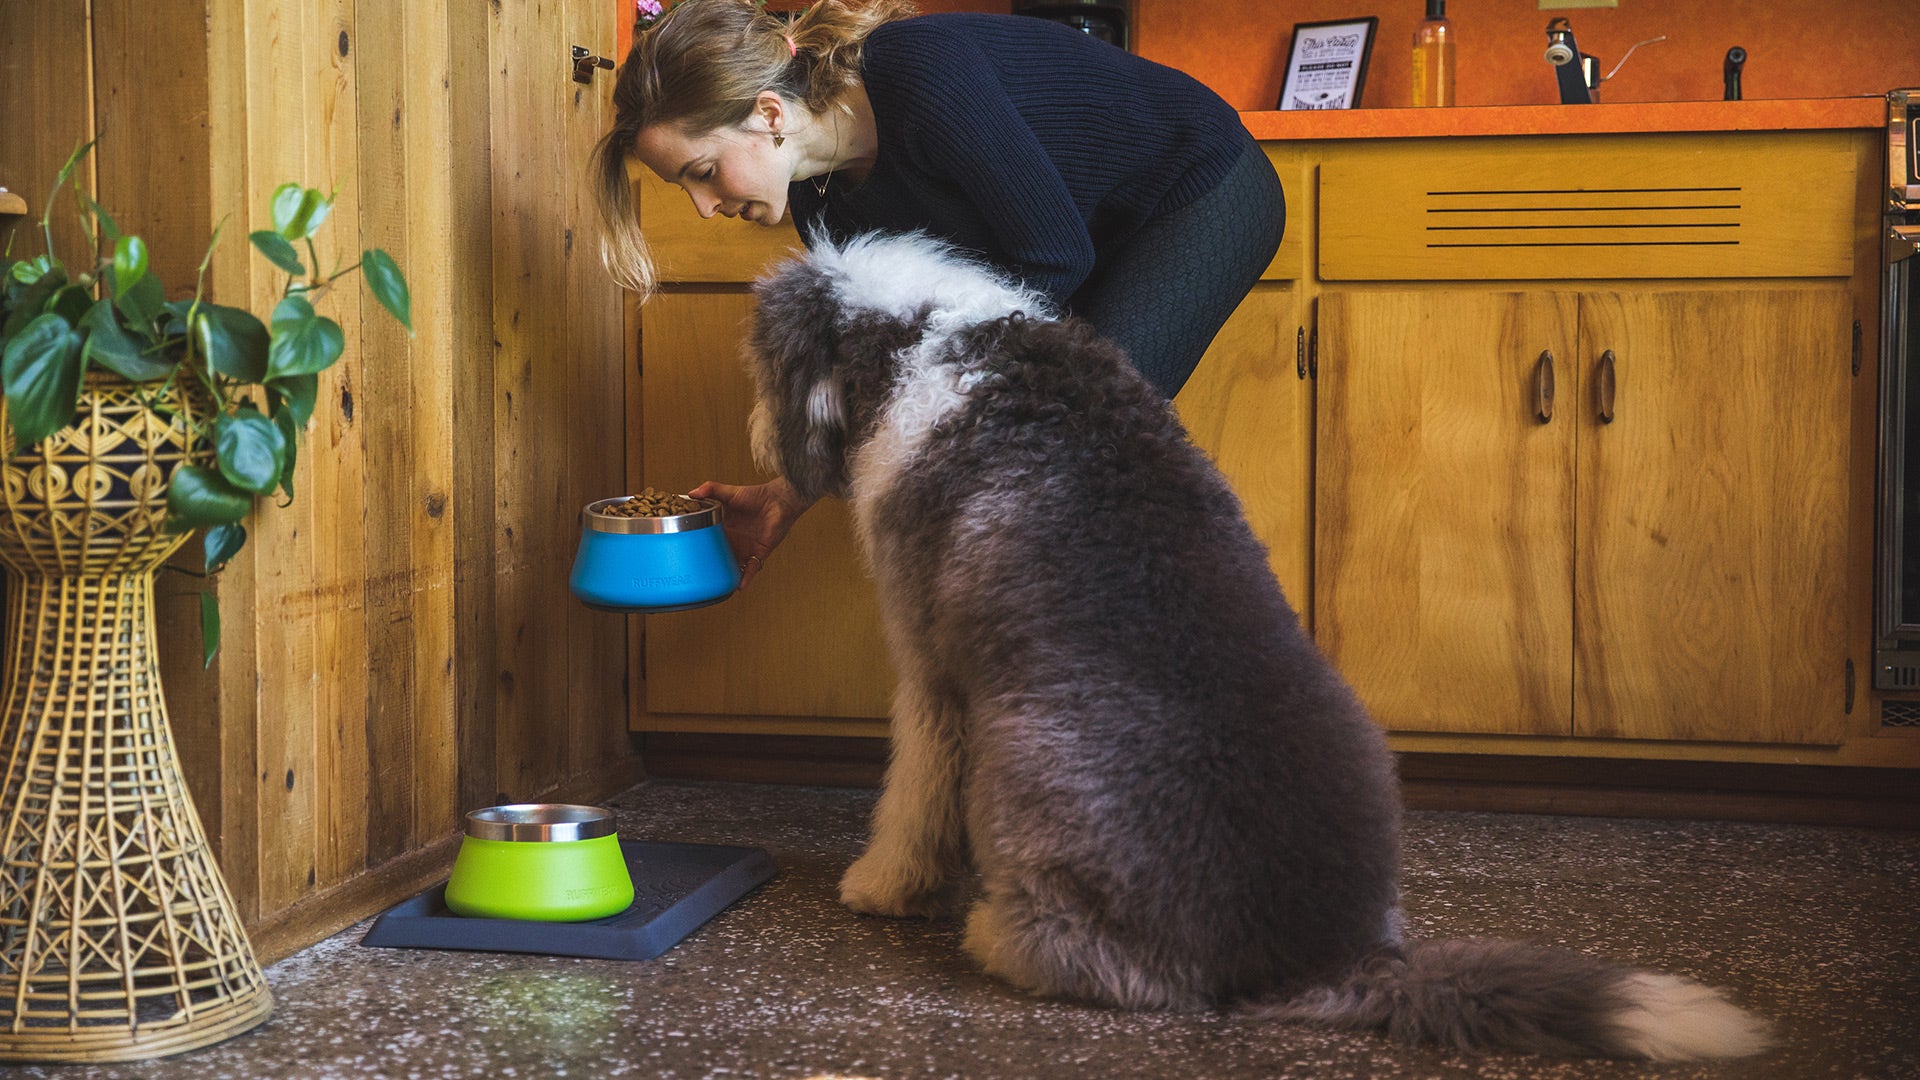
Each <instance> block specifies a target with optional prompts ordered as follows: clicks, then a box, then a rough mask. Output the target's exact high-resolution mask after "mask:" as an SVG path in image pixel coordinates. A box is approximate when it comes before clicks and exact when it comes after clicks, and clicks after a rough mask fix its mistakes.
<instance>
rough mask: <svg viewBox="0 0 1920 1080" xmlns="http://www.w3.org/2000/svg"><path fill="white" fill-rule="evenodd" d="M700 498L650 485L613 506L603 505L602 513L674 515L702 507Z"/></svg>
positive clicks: (646, 515)
mask: <svg viewBox="0 0 1920 1080" xmlns="http://www.w3.org/2000/svg"><path fill="white" fill-rule="evenodd" d="M700 506H701V503H700V500H698V499H690V498H688V497H687V496H685V495H675V494H673V493H672V492H667V491H656V490H654V489H653V488H651V487H649V488H647V489H646V490H645V491H642V492H641V493H640V494H638V495H629V496H627V497H626V499H625V500H624V501H621V502H617V503H614V504H613V505H612V506H607V507H602V508H601V510H600V513H602V514H605V515H607V516H608V517H628V518H634V517H673V516H675V515H677V514H691V513H693V512H694V511H695V510H698V509H700Z"/></svg>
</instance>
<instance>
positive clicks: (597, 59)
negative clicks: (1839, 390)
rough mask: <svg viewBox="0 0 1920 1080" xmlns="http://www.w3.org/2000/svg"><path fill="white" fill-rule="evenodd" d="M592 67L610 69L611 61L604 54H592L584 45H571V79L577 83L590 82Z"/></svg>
mask: <svg viewBox="0 0 1920 1080" xmlns="http://www.w3.org/2000/svg"><path fill="white" fill-rule="evenodd" d="M594 68H605V69H606V70H608V71H612V70H613V61H612V60H611V59H609V58H607V57H604V56H595V55H593V53H591V52H589V51H588V50H587V47H586V46H585V45H575V46H574V47H573V81H574V82H577V83H590V82H592V81H593V69H594Z"/></svg>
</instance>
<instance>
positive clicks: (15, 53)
mask: <svg viewBox="0 0 1920 1080" xmlns="http://www.w3.org/2000/svg"><path fill="white" fill-rule="evenodd" d="M89 35H90V30H89V27H88V22H87V4H86V3H84V2H82V0H47V2H41V0H7V2H5V3H0V58H4V60H3V61H0V102H5V103H6V106H5V108H6V113H5V118H4V119H0V133H4V137H3V138H0V186H4V187H7V188H10V189H12V191H13V193H14V194H16V195H18V196H20V197H21V199H23V200H25V202H26V204H27V208H26V214H27V215H28V216H27V217H25V218H21V219H8V220H0V247H5V245H6V238H7V235H8V234H9V233H10V234H11V235H12V236H13V253H14V255H15V257H20V258H24V257H31V256H34V255H39V254H42V253H43V252H44V251H45V250H46V246H47V245H46V241H44V240H43V239H41V238H40V218H41V217H42V215H44V214H45V213H46V208H47V196H48V194H49V193H50V192H51V191H52V190H53V179H54V176H55V175H57V174H58V173H59V171H60V166H61V164H62V163H64V162H65V161H66V160H67V155H68V154H71V153H73V148H74V147H76V146H79V145H80V144H81V143H83V142H85V141H86V140H88V139H90V138H93V137H94V136H95V135H96V134H97V133H98V128H97V125H96V123H95V119H94V109H93V73H92V71H91V64H92V55H93V49H92V46H91V41H90V36H89ZM93 172H94V165H93V163H91V162H90V163H89V164H88V165H87V167H86V169H85V171H84V172H83V173H82V175H81V177H80V179H81V181H82V182H83V183H84V184H85V185H86V187H87V189H88V190H89V191H92V190H96V189H97V186H98V185H97V184H95V182H94V178H93ZM62 190H63V192H64V193H65V194H64V197H63V199H62V201H61V203H60V204H59V206H58V207H57V212H56V213H55V214H54V216H53V222H52V225H53V245H54V249H55V250H56V251H58V252H60V253H61V256H62V258H63V259H64V260H66V261H67V263H68V265H69V266H72V265H75V264H76V263H84V262H85V261H86V260H85V257H84V256H83V255H82V254H81V253H82V252H83V251H84V250H87V249H85V248H83V246H82V245H83V244H85V243H86V238H85V235H84V234H83V233H82V232H81V230H80V225H79V222H78V220H77V219H76V218H75V216H74V215H73V213H72V210H73V203H72V202H71V201H70V200H71V199H72V198H73V192H72V191H70V190H67V189H62Z"/></svg>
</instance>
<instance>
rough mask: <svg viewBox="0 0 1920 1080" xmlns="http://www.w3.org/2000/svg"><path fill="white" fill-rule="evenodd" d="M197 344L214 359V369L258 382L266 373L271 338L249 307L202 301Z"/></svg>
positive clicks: (243, 379) (197, 317)
mask: <svg viewBox="0 0 1920 1080" xmlns="http://www.w3.org/2000/svg"><path fill="white" fill-rule="evenodd" d="M196 320H197V321H198V322H199V323H200V348H201V349H202V350H204V351H205V353H206V355H207V357H208V358H209V359H210V360H212V361H213V370H215V371H217V372H219V373H220V374H222V375H226V376H228V377H230V378H235V379H239V380H241V381H242V382H259V381H261V380H262V379H264V378H266V375H267V353H268V350H269V348H270V339H269V335H268V334H267V328H266V327H265V326H263V325H262V324H261V322H260V320H259V319H256V318H254V316H253V313H252V312H250V311H242V310H240V309H239V308H230V307H221V306H220V305H219V304H202V305H200V312H199V314H198V316H196Z"/></svg>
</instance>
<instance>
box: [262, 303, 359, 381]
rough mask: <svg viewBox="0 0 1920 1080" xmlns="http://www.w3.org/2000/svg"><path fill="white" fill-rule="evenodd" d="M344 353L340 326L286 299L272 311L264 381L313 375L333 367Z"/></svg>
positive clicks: (310, 307) (309, 306)
mask: <svg viewBox="0 0 1920 1080" xmlns="http://www.w3.org/2000/svg"><path fill="white" fill-rule="evenodd" d="M346 349H347V335H346V334H345V333H344V332H343V331H342V330H341V329H340V324H339V323H337V322H334V321H333V320H332V319H328V318H325V317H322V316H318V315H315V314H314V313H313V305H312V304H309V303H307V302H306V301H305V300H304V299H301V298H300V297H298V296H289V297H287V298H286V299H285V300H282V301H280V304H279V306H277V307H275V308H274V309H273V344H272V345H271V346H269V348H268V350H267V378H269V379H278V378H283V377H285V376H288V375H315V374H318V373H320V372H322V371H325V370H326V369H327V368H329V367H332V366H333V362H334V361H335V360H338V359H340V354H342V353H344V352H345V351H346Z"/></svg>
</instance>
